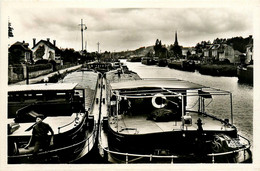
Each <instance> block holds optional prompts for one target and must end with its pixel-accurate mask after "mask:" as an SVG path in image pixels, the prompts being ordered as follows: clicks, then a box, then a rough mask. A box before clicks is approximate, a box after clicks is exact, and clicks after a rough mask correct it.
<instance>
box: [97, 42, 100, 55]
mask: <svg viewBox="0 0 260 171" xmlns="http://www.w3.org/2000/svg"><path fill="white" fill-rule="evenodd" d="M97 45H98V53H99V45H100V43H99V42H97Z"/></svg>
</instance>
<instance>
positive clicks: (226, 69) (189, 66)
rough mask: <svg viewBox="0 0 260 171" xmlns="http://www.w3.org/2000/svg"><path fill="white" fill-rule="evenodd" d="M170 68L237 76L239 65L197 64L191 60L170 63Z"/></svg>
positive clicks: (206, 73) (214, 74) (212, 74)
mask: <svg viewBox="0 0 260 171" xmlns="http://www.w3.org/2000/svg"><path fill="white" fill-rule="evenodd" d="M168 67H169V68H173V69H178V70H182V71H190V72H194V71H195V70H197V71H198V72H199V73H200V74H203V75H211V76H228V77H236V76H237V67H236V66H235V65H227V64H226V65H225V64H222V65H220V64H218V65H217V64H195V63H191V62H184V61H183V62H171V63H169V64H168Z"/></svg>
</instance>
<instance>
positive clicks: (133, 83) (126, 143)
mask: <svg viewBox="0 0 260 171" xmlns="http://www.w3.org/2000/svg"><path fill="white" fill-rule="evenodd" d="M106 75H107V77H106V79H107V80H106V81H107V85H106V86H107V89H106V91H103V93H106V95H107V96H106V100H107V103H106V104H107V114H106V115H105V114H104V115H103V133H101V134H100V135H101V136H100V140H99V142H100V149H101V155H102V156H103V157H105V158H107V160H108V161H110V162H115V163H149V162H155V163H161V162H163V163H164V162H166V163H167V162H168V163H243V162H252V154H251V151H250V146H251V145H250V142H249V140H247V139H246V138H245V137H243V136H241V135H239V134H238V131H237V128H236V127H235V126H234V125H233V109H232V107H233V106H232V94H231V93H230V92H228V91H223V90H219V89H215V88H210V87H205V86H202V85H199V84H195V83H191V82H188V81H183V80H179V79H132V80H131V78H133V76H131V77H129V79H130V80H126V79H125V80H122V79H121V80H120V78H119V79H110V80H109V78H111V77H108V76H109V73H107V74H106ZM112 75H113V74H112ZM121 77H122V75H121ZM213 100H222V101H223V105H229V107H228V109H229V110H228V111H227V112H229V113H230V116H229V118H221V116H220V115H219V114H218V115H214V113H213V112H214V111H217V110H218V109H214V108H215V107H216V106H214V103H213ZM228 102H229V103H228ZM212 106H213V108H212ZM219 111H223V109H222V108H221V109H219ZM224 112H226V111H223V113H224ZM225 114H226V113H225Z"/></svg>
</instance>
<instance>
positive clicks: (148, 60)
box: [141, 57, 157, 65]
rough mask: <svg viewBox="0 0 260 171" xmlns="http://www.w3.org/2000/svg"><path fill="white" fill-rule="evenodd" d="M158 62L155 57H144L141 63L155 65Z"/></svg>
mask: <svg viewBox="0 0 260 171" xmlns="http://www.w3.org/2000/svg"><path fill="white" fill-rule="evenodd" d="M156 62H157V61H156V60H155V58H153V57H143V58H142V60H141V63H142V64H144V65H155V64H156Z"/></svg>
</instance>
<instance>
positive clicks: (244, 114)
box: [121, 60, 253, 145]
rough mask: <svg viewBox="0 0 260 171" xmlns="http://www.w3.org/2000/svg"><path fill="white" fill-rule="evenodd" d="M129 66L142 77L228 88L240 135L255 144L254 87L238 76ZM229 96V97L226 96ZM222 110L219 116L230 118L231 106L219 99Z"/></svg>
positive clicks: (130, 63)
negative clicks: (173, 79)
mask: <svg viewBox="0 0 260 171" xmlns="http://www.w3.org/2000/svg"><path fill="white" fill-rule="evenodd" d="M121 62H123V63H125V64H126V65H127V66H128V68H129V69H130V70H132V71H134V72H136V73H137V74H138V75H139V76H140V77H141V78H177V79H181V80H187V81H191V82H194V83H197V84H201V85H204V86H208V87H213V88H218V89H221V90H228V91H230V92H231V93H232V100H233V119H234V120H233V123H234V125H235V126H236V127H237V129H238V132H239V134H240V135H242V136H244V137H246V138H247V139H249V140H250V142H251V144H252V145H253V87H252V86H250V85H247V84H241V83H239V82H238V78H237V77H215V76H208V75H201V74H200V73H199V72H197V71H196V72H186V71H180V70H176V69H170V68H168V67H158V66H155V65H152V66H147V65H143V64H141V63H136V62H126V61H125V60H121ZM225 98H228V97H225ZM215 105H217V106H216V107H217V108H219V109H220V110H218V111H215V112H218V113H217V114H218V117H220V118H222V119H224V118H229V114H226V113H224V112H223V111H224V110H221V109H224V108H227V107H228V108H230V105H229V104H228V103H225V101H223V100H219V101H217V102H216V103H215Z"/></svg>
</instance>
